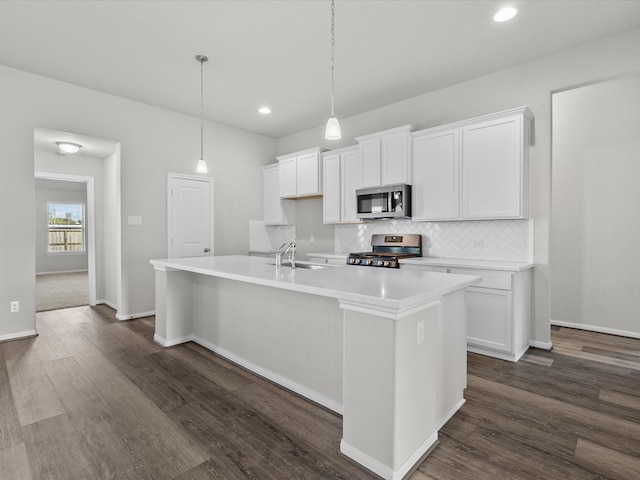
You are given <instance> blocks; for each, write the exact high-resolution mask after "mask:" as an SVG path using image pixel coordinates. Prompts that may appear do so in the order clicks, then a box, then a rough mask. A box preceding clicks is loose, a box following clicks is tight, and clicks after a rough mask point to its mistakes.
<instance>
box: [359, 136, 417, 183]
mask: <svg viewBox="0 0 640 480" xmlns="http://www.w3.org/2000/svg"><path fill="white" fill-rule="evenodd" d="M416 128H417V127H415V126H413V125H405V126H403V127H398V128H393V129H391V130H385V131H383V132H378V133H372V134H370V135H365V136H362V137H357V138H356V140H357V141H358V144H359V148H360V158H361V162H362V170H361V181H360V185H361V186H362V187H378V186H381V185H393V184H402V183H408V184H411V178H412V175H413V169H412V166H411V159H412V156H411V132H413V131H414V130H416Z"/></svg>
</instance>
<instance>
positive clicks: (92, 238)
mask: <svg viewBox="0 0 640 480" xmlns="http://www.w3.org/2000/svg"><path fill="white" fill-rule="evenodd" d="M34 176H35V178H43V179H46V180H58V181H63V182H81V183H85V184H86V185H87V207H86V213H87V219H86V222H87V223H86V226H85V229H86V233H87V273H88V277H89V306H91V307H95V305H96V296H97V292H96V222H95V219H96V201H95V185H94V179H93V177H86V176H83V175H67V174H63V173H47V172H35V173H34Z"/></svg>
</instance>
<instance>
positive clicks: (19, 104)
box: [0, 66, 275, 340]
mask: <svg viewBox="0 0 640 480" xmlns="http://www.w3.org/2000/svg"><path fill="white" fill-rule="evenodd" d="M0 105H2V108H1V109H0V132H1V133H0V139H1V141H0V144H2V146H3V147H2V152H1V153H0V168H1V175H0V202H1V203H0V204H1V205H3V206H8V207H9V208H11V209H12V211H13V212H15V215H16V216H17V218H20V219H21V223H23V225H24V227H23V228H21V230H20V231H19V234H18V235H11V236H7V235H0V239H1V240H0V265H1V266H2V268H0V340H2V339H7V338H14V337H16V336H20V335H22V334H29V333H32V332H33V331H34V330H35V301H34V292H35V181H34V176H33V173H34V150H33V131H34V128H38V127H39V128H45V129H51V130H59V131H66V132H73V133H76V134H79V135H88V136H92V137H97V138H105V139H109V140H113V141H114V142H120V144H121V213H122V215H121V217H122V220H121V229H122V244H121V248H122V261H121V266H120V268H121V269H122V298H121V301H120V305H119V307H120V308H119V313H120V314H121V316H123V317H127V316H130V315H135V314H138V313H141V312H150V311H153V309H154V305H155V288H154V271H153V268H152V267H151V266H150V265H149V263H148V262H149V260H150V259H152V258H165V257H166V255H167V246H166V235H167V233H166V232H167V226H166V181H167V172H168V171H173V172H177V173H188V174H193V173H195V164H196V160H197V159H198V157H199V149H200V128H199V119H198V118H195V117H190V116H186V115H182V114H178V113H175V112H171V111H168V110H163V109H160V108H156V107H152V106H149V105H145V104H141V103H137V102H133V101H130V100H126V99H123V98H119V97H114V96H111V95H106V94H103V93H99V92H96V91H93V90H88V89H85V88H80V87H77V86H74V85H70V84H66V83H62V82H58V81H55V80H51V79H48V78H44V77H40V76H37V75H32V74H28V73H25V72H21V71H18V70H15V69H11V68H8V67H4V66H0ZM204 135H205V145H204V152H205V158H206V159H207V161H208V163H209V169H210V170H209V171H210V173H209V176H211V177H213V178H214V179H215V212H214V215H215V220H214V223H215V248H216V251H215V252H214V253H215V254H218V255H219V254H230V253H246V252H247V251H248V250H249V239H248V230H249V219H253V218H261V217H262V166H263V165H266V164H268V163H273V158H274V156H275V141H274V140H273V139H271V138H268V137H265V136H262V135H256V134H252V133H249V132H246V131H242V130H239V129H236V128H231V127H227V126H224V125H220V124H216V123H212V122H206V123H205V133H204ZM129 215H141V216H142V217H143V225H142V226H141V227H130V226H128V225H126V224H125V222H124V220H126V218H127V216H129ZM11 301H19V302H20V307H21V308H20V312H18V313H9V303H10V302H11Z"/></svg>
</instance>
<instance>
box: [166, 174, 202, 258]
mask: <svg viewBox="0 0 640 480" xmlns="http://www.w3.org/2000/svg"><path fill="white" fill-rule="evenodd" d="M167 185H168V191H167V197H168V202H167V204H168V208H167V211H168V219H167V220H168V221H167V224H168V236H169V238H168V250H169V258H184V257H202V256H207V255H211V254H213V179H212V178H207V177H192V176H188V175H178V174H174V173H169V176H168V181H167Z"/></svg>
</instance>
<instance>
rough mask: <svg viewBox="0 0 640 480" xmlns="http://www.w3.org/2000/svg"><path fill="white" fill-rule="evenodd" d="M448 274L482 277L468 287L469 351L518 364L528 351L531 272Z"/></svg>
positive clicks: (460, 270) (464, 271) (456, 270)
mask: <svg viewBox="0 0 640 480" xmlns="http://www.w3.org/2000/svg"><path fill="white" fill-rule="evenodd" d="M447 271H448V272H449V273H458V274H466V275H477V276H481V277H482V282H480V283H478V284H476V285H474V286H472V287H468V288H467V350H468V351H470V352H475V353H481V354H484V355H490V356H492V357H497V358H502V359H503V360H510V361H512V362H517V361H518V360H519V359H520V357H521V356H522V355H523V354H524V352H526V351H527V349H528V348H529V322H530V317H531V313H530V306H531V300H530V298H531V291H530V290H531V270H522V271H519V272H503V271H495V270H482V269H475V268H473V269H463V268H449V269H447Z"/></svg>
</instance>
